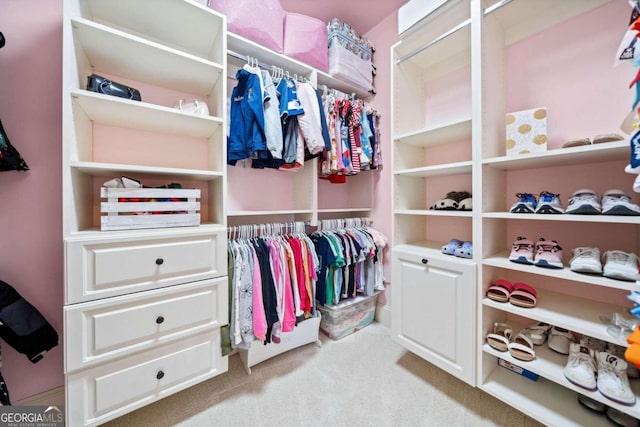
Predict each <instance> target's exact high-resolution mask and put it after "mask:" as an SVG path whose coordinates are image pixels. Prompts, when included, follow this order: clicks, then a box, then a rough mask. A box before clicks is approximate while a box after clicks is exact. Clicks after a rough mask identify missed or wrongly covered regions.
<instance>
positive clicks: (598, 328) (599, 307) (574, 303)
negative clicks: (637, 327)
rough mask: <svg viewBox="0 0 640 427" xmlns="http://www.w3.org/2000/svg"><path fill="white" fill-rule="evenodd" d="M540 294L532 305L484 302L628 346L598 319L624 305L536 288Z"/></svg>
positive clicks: (488, 300)
mask: <svg viewBox="0 0 640 427" xmlns="http://www.w3.org/2000/svg"><path fill="white" fill-rule="evenodd" d="M534 287H535V286H534ZM537 293H538V297H537V304H536V306H535V307H532V308H522V307H518V306H515V305H513V304H510V303H508V302H506V303H501V302H497V301H494V300H492V299H489V298H486V297H485V298H483V299H482V305H483V306H484V307H491V308H495V309H497V310H500V311H503V312H506V313H511V314H514V315H517V316H522V317H526V318H530V319H533V320H537V321H540V322H545V323H548V324H550V325H555V326H559V327H561V328H565V329H568V330H570V331H573V332H577V333H580V334H584V335H588V336H590V337H593V338H597V339H600V340H603V341H609V342H612V343H615V344H618V345H621V346H624V347H626V346H627V342H626V340H625V339H618V338H615V337H612V336H611V335H609V333H607V326H606V325H605V324H604V323H602V322H601V321H600V319H599V316H600V315H602V314H604V313H612V312H622V311H624V309H623V308H622V307H620V306H617V305H613V304H608V303H605V302H601V301H595V300H590V299H586V298H581V297H578V296H575V295H566V294H561V293H558V292H552V291H548V290H545V289H537Z"/></svg>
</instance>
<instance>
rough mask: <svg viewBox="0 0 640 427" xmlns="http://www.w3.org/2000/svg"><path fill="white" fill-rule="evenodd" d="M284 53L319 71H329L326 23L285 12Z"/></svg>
mask: <svg viewBox="0 0 640 427" xmlns="http://www.w3.org/2000/svg"><path fill="white" fill-rule="evenodd" d="M284 54H285V55H287V56H290V57H292V58H295V59H297V60H299V61H301V62H304V63H305V64H308V65H311V66H312V67H315V68H317V69H319V70H321V71H324V72H327V71H329V50H328V48H327V24H326V23H324V22H323V21H321V20H319V19H316V18H312V17H310V16H306V15H301V14H299V13H288V12H287V14H286V16H285V19H284Z"/></svg>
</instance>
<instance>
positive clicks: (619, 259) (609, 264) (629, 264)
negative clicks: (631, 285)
mask: <svg viewBox="0 0 640 427" xmlns="http://www.w3.org/2000/svg"><path fill="white" fill-rule="evenodd" d="M603 257H604V260H605V262H604V268H603V269H602V275H603V276H604V277H608V278H610V279H617V280H625V281H628V282H635V281H636V280H639V279H640V274H638V256H637V255H636V254H634V253H627V252H624V251H619V250H612V251H606V252H605V253H604V254H603Z"/></svg>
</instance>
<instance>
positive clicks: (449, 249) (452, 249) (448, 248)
mask: <svg viewBox="0 0 640 427" xmlns="http://www.w3.org/2000/svg"><path fill="white" fill-rule="evenodd" d="M460 245H462V242H461V241H460V240H458V239H451V240H450V241H449V243H447V244H446V245H444V246H443V247H442V253H443V254H445V255H455V254H456V249H458V248H459V247H460Z"/></svg>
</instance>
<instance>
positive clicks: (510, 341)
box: [486, 322, 536, 362]
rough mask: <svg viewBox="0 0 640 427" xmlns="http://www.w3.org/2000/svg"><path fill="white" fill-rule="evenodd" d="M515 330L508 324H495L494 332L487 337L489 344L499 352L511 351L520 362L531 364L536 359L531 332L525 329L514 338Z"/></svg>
mask: <svg viewBox="0 0 640 427" xmlns="http://www.w3.org/2000/svg"><path fill="white" fill-rule="evenodd" d="M512 334H513V329H512V328H511V326H510V325H509V324H507V323H498V322H496V323H494V324H493V332H491V333H488V334H487V336H486V340H487V344H489V345H490V346H491V347H492V348H494V349H495V350H498V351H509V354H511V356H513V357H514V358H516V359H518V360H523V361H525V362H529V361H531V360H533V359H535V357H536V353H535V351H534V350H533V342H532V341H531V338H530V336H529V331H528V330H527V329H526V328H525V329H523V330H522V331H520V332H518V334H517V335H515V336H514V337H512Z"/></svg>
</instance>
